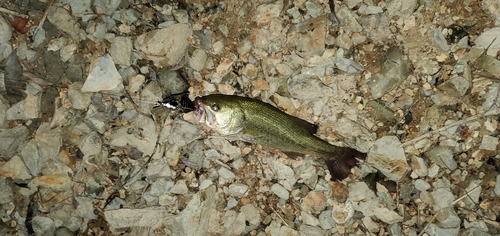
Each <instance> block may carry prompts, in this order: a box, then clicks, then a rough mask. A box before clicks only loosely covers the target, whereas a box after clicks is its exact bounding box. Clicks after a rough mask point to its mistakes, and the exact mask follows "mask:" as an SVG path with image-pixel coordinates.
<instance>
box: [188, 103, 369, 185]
mask: <svg viewBox="0 0 500 236" xmlns="http://www.w3.org/2000/svg"><path fill="white" fill-rule="evenodd" d="M194 103H195V108H196V110H195V112H196V117H197V119H198V120H199V121H200V122H202V123H205V124H207V125H208V126H209V127H211V128H212V129H213V130H215V131H217V132H218V133H220V134H222V135H235V136H237V137H238V138H240V139H242V140H244V141H247V142H251V143H256V144H261V145H263V146H268V147H271V148H276V149H279V150H280V151H282V152H284V153H285V154H287V155H288V156H296V155H304V154H308V155H310V156H313V157H315V158H317V159H318V160H320V161H323V162H324V163H325V164H326V165H327V167H328V169H329V171H330V175H331V176H332V180H342V179H345V178H346V177H347V176H348V175H349V173H350V172H351V171H350V170H351V168H352V167H354V166H355V165H356V164H357V162H358V159H364V158H365V157H366V154H364V153H361V152H358V151H357V150H355V149H352V148H349V147H339V146H335V145H331V144H330V143H328V142H326V141H324V140H322V139H320V138H318V137H317V136H315V135H314V134H315V133H316V131H317V126H316V125H314V124H311V123H309V122H307V121H305V120H302V119H299V118H297V117H294V116H291V115H288V114H286V113H284V112H282V111H281V110H279V109H278V108H276V107H274V106H272V105H270V104H267V103H264V102H262V101H259V100H257V99H251V98H245V97H239V96H231V95H208V96H204V97H198V98H196V99H195V101H194Z"/></svg>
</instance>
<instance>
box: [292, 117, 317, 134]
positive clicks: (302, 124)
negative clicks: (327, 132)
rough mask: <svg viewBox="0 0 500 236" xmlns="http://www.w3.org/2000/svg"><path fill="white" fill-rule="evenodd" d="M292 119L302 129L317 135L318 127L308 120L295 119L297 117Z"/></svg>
mask: <svg viewBox="0 0 500 236" xmlns="http://www.w3.org/2000/svg"><path fill="white" fill-rule="evenodd" d="M290 119H292V120H293V122H294V123H296V124H297V125H298V126H300V127H302V128H303V129H304V130H306V131H307V132H308V133H309V134H311V135H313V134H316V132H317V131H318V126H317V125H315V124H311V123H309V122H308V121H306V120H303V119H300V118H298V117H295V116H290Z"/></svg>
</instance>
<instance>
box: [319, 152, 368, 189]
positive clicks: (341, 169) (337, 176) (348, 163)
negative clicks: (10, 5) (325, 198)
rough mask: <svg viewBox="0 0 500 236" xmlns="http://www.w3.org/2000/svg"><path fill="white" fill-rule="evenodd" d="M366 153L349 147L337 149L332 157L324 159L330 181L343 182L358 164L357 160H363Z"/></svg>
mask: <svg viewBox="0 0 500 236" xmlns="http://www.w3.org/2000/svg"><path fill="white" fill-rule="evenodd" d="M365 158H366V153H362V152H359V151H357V150H356V149H352V148H349V147H338V150H337V151H336V152H334V153H333V155H332V156H330V157H327V158H326V159H325V163H326V166H327V167H328V170H329V171H330V175H331V176H332V178H331V180H332V181H335V180H343V179H345V178H347V176H349V174H350V173H351V168H353V167H354V166H356V164H358V159H361V160H364V159H365Z"/></svg>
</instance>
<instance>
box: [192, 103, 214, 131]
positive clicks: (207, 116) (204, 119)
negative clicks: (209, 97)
mask: <svg viewBox="0 0 500 236" xmlns="http://www.w3.org/2000/svg"><path fill="white" fill-rule="evenodd" d="M194 106H195V108H196V110H195V113H196V119H197V120H198V121H199V122H201V123H206V124H207V125H210V124H212V123H213V122H214V117H213V115H212V112H210V110H208V109H206V108H205V104H204V103H203V100H202V99H201V98H200V97H197V98H196V99H195V100H194Z"/></svg>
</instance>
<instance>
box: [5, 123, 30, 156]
mask: <svg viewBox="0 0 500 236" xmlns="http://www.w3.org/2000/svg"><path fill="white" fill-rule="evenodd" d="M27 137H28V128H26V126H23V125H20V126H16V127H14V128H12V129H4V130H2V131H0V155H1V157H2V159H3V160H6V161H7V160H9V159H10V158H11V157H12V156H13V155H14V154H15V153H16V152H17V151H18V149H19V147H20V146H21V143H23V142H24V141H25V140H26V138H27Z"/></svg>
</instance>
